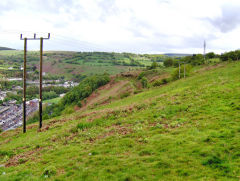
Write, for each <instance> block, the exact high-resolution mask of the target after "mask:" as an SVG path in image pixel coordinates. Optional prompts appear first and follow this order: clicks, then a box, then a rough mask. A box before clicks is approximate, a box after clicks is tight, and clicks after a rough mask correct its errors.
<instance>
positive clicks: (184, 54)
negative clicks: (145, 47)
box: [164, 53, 192, 57]
mask: <svg viewBox="0 0 240 181" xmlns="http://www.w3.org/2000/svg"><path fill="white" fill-rule="evenodd" d="M164 55H166V56H169V57H185V56H192V54H187V53H165V54H164Z"/></svg>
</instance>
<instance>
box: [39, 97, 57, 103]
mask: <svg viewBox="0 0 240 181" xmlns="http://www.w3.org/2000/svg"><path fill="white" fill-rule="evenodd" d="M60 99H61V97H56V98H54V99H49V100H45V101H43V103H52V104H53V103H55V104H57V103H58V102H59V101H60Z"/></svg>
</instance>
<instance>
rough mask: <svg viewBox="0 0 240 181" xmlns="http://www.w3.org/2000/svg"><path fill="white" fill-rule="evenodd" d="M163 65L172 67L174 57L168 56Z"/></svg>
mask: <svg viewBox="0 0 240 181" xmlns="http://www.w3.org/2000/svg"><path fill="white" fill-rule="evenodd" d="M163 65H164V66H165V67H171V66H173V59H172V58H170V57H169V58H167V59H165V60H164V62H163Z"/></svg>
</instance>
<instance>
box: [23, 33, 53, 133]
mask: <svg viewBox="0 0 240 181" xmlns="http://www.w3.org/2000/svg"><path fill="white" fill-rule="evenodd" d="M20 39H21V40H24V71H23V132H24V133H25V132H26V116H27V115H26V76H27V72H26V64H27V40H40V66H39V67H40V68H39V69H40V70H39V128H41V127H42V64H43V40H44V39H50V33H48V37H47V38H43V37H41V38H36V34H34V37H33V38H24V39H23V38H22V34H21V36H20Z"/></svg>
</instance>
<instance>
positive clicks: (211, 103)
mask: <svg viewBox="0 0 240 181" xmlns="http://www.w3.org/2000/svg"><path fill="white" fill-rule="evenodd" d="M239 74H240V63H239V62H234V63H230V64H222V65H221V66H219V67H216V69H211V70H206V71H200V72H199V73H198V74H195V75H194V76H192V77H189V78H186V79H185V80H184V79H181V80H178V81H175V82H172V83H169V84H168V85H166V86H162V87H158V88H153V89H150V90H148V91H145V92H142V93H139V94H137V95H133V96H130V97H127V98H124V99H121V100H117V101H114V102H112V103H110V104H107V105H102V106H99V107H97V108H95V109H93V110H91V109H86V110H84V111H78V112H76V113H74V114H72V115H70V116H65V117H59V118H56V119H53V120H49V121H46V122H44V128H43V129H42V130H41V132H37V125H30V126H29V127H28V132H27V133H26V134H22V133H21V129H17V130H15V131H8V132H4V133H2V134H1V135H0V150H1V151H0V158H1V164H2V166H1V167H0V180H14V179H18V180H21V179H22V180H40V179H45V178H50V180H55V179H58V180H238V179H239V176H240V151H239V150H240V143H239V139H240V134H239V132H240V125H239V118H240V111H239V110H240V103H239V102H240V76H239Z"/></svg>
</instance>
